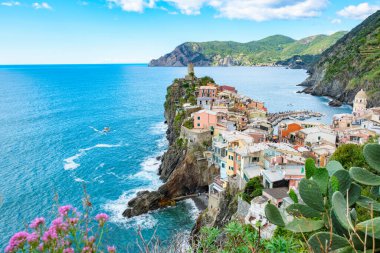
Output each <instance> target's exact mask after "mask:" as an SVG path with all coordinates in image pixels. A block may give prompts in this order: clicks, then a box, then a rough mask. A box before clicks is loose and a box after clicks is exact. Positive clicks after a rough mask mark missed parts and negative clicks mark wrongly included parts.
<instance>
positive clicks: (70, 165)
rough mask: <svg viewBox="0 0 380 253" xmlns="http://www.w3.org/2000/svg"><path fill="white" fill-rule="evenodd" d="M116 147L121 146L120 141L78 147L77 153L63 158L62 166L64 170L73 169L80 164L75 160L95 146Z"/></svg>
mask: <svg viewBox="0 0 380 253" xmlns="http://www.w3.org/2000/svg"><path fill="white" fill-rule="evenodd" d="M116 147H121V143H119V144H114V145H112V144H96V145H95V146H92V147H89V148H83V149H79V150H78V153H76V154H75V155H73V156H70V157H68V158H66V159H64V160H63V162H64V164H63V168H64V169H65V170H75V169H77V168H78V167H79V166H80V163H77V162H76V160H77V159H79V158H80V157H82V156H84V155H85V154H86V151H90V150H92V149H95V148H116Z"/></svg>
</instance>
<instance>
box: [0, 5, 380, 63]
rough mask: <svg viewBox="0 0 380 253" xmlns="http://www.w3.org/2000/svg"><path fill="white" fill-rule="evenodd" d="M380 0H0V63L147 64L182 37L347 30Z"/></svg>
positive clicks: (224, 37)
mask: <svg viewBox="0 0 380 253" xmlns="http://www.w3.org/2000/svg"><path fill="white" fill-rule="evenodd" d="M379 9H380V0H371V1H370V0H368V1H363V0H43V1H39V2H38V1H36V0H32V1H28V0H0V64H49V63H147V62H148V61H149V60H150V59H152V58H157V57H159V56H161V55H163V54H165V53H168V52H170V51H171V50H173V49H174V47H175V46H177V45H179V44H181V43H183V42H185V41H209V40H234V41H239V42H248V41H252V40H258V39H261V38H264V37H266V36H270V35H273V34H283V35H287V36H290V37H292V38H295V39H300V38H303V37H306V36H310V35H315V34H331V33H333V32H336V31H342V30H346V31H348V30H350V29H352V28H353V27H354V26H356V25H357V24H359V23H360V22H361V21H362V20H363V19H365V18H366V17H367V16H368V15H370V14H372V13H373V12H375V11H376V10H379Z"/></svg>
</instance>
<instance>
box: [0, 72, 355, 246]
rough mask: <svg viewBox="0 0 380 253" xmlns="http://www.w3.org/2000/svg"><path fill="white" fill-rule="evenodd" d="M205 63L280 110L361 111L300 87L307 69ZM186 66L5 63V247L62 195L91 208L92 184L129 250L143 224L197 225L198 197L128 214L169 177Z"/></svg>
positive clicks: (0, 193) (1, 153)
mask: <svg viewBox="0 0 380 253" xmlns="http://www.w3.org/2000/svg"><path fill="white" fill-rule="evenodd" d="M195 71H196V75H198V76H203V75H209V76H211V77H213V78H214V79H215V80H216V82H217V83H219V84H229V85H233V86H235V87H236V88H237V89H238V90H239V92H240V93H243V94H245V95H248V96H250V97H252V98H254V99H258V100H262V101H264V102H265V103H266V106H267V107H268V109H269V111H270V112H276V111H284V110H295V109H310V110H314V111H319V112H322V113H325V114H326V117H324V118H323V119H322V121H323V122H326V123H329V122H330V120H331V117H332V115H333V114H335V113H343V112H349V111H350V110H351V108H350V107H349V106H344V107H341V108H331V107H329V106H328V105H327V103H328V99H327V98H320V97H313V96H309V95H305V94H297V93H296V91H297V90H299V89H300V87H297V86H296V84H298V83H300V82H302V81H303V80H304V79H305V78H306V77H307V75H306V72H305V71H304V70H290V69H285V68H270V67H268V68H264V67H263V68H251V67H231V68H223V67H219V68H217V67H215V68H196V69H195ZM185 74H186V68H149V67H147V66H146V65H41V66H38V65H31V66H0V161H1V162H0V178H1V179H0V199H1V200H0V202H1V204H0V213H1V215H0V248H1V249H3V248H4V247H5V245H6V243H7V242H8V240H9V238H10V236H11V235H12V234H13V233H14V232H17V231H19V230H22V229H23V228H24V225H25V224H27V223H28V222H29V221H30V220H32V219H33V218H35V217H37V216H41V215H42V216H45V217H47V218H49V217H52V215H53V211H54V206H55V205H56V202H57V201H58V202H59V203H61V204H73V205H75V206H77V207H81V199H82V197H83V191H82V184H83V183H85V184H86V188H87V193H88V194H89V195H90V197H91V202H92V204H93V209H94V210H93V213H94V214H96V213H98V212H106V213H108V214H109V215H110V216H111V219H110V226H109V230H108V233H107V236H106V240H107V241H108V243H109V244H114V245H116V246H117V247H118V248H119V249H125V248H126V247H129V248H128V249H129V252H136V251H137V249H136V248H134V246H133V245H134V243H135V241H136V229H138V227H141V229H142V231H143V234H144V235H145V236H147V237H148V236H150V235H152V233H153V232H154V231H155V230H156V233H157V235H158V236H159V237H160V239H161V240H162V241H163V242H164V243H165V241H167V240H168V239H170V238H171V237H172V236H173V235H174V234H175V233H177V232H183V231H189V229H191V227H192V225H193V224H194V222H195V218H196V216H197V214H198V211H197V209H196V207H195V205H194V203H193V202H192V201H191V200H187V201H185V202H182V203H180V204H179V205H178V206H177V207H174V208H167V209H164V210H160V211H154V212H152V213H150V214H146V215H142V216H140V217H135V218H132V219H130V220H127V219H124V218H123V217H122V215H121V213H122V212H123V210H124V209H125V207H126V204H127V202H128V200H129V199H131V198H132V197H133V196H134V195H135V193H136V192H138V191H139V190H143V189H152V190H154V189H157V188H158V187H159V186H160V184H161V181H160V180H159V178H158V176H157V169H158V166H159V161H158V160H157V159H156V157H157V156H160V155H162V154H163V152H164V151H165V149H166V147H167V142H166V139H165V131H166V126H165V124H164V118H163V110H164V109H163V103H164V99H165V93H166V87H167V86H168V85H170V84H171V81H172V80H173V79H174V78H177V77H181V76H184V75H185ZM290 103H291V104H293V106H291V107H289V106H288V104H290ZM104 127H110V132H108V133H106V134H104V133H102V132H101V130H102V129H103V128H104ZM123 251H124V250H123Z"/></svg>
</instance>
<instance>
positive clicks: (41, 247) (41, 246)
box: [37, 242, 44, 252]
mask: <svg viewBox="0 0 380 253" xmlns="http://www.w3.org/2000/svg"><path fill="white" fill-rule="evenodd" d="M37 249H38V250H39V251H41V252H42V251H44V244H43V243H42V242H41V243H40V245H38V247H37Z"/></svg>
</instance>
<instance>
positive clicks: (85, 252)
mask: <svg viewBox="0 0 380 253" xmlns="http://www.w3.org/2000/svg"><path fill="white" fill-rule="evenodd" d="M82 253H92V248H90V247H88V246H86V247H84V248H83V249H82Z"/></svg>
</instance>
